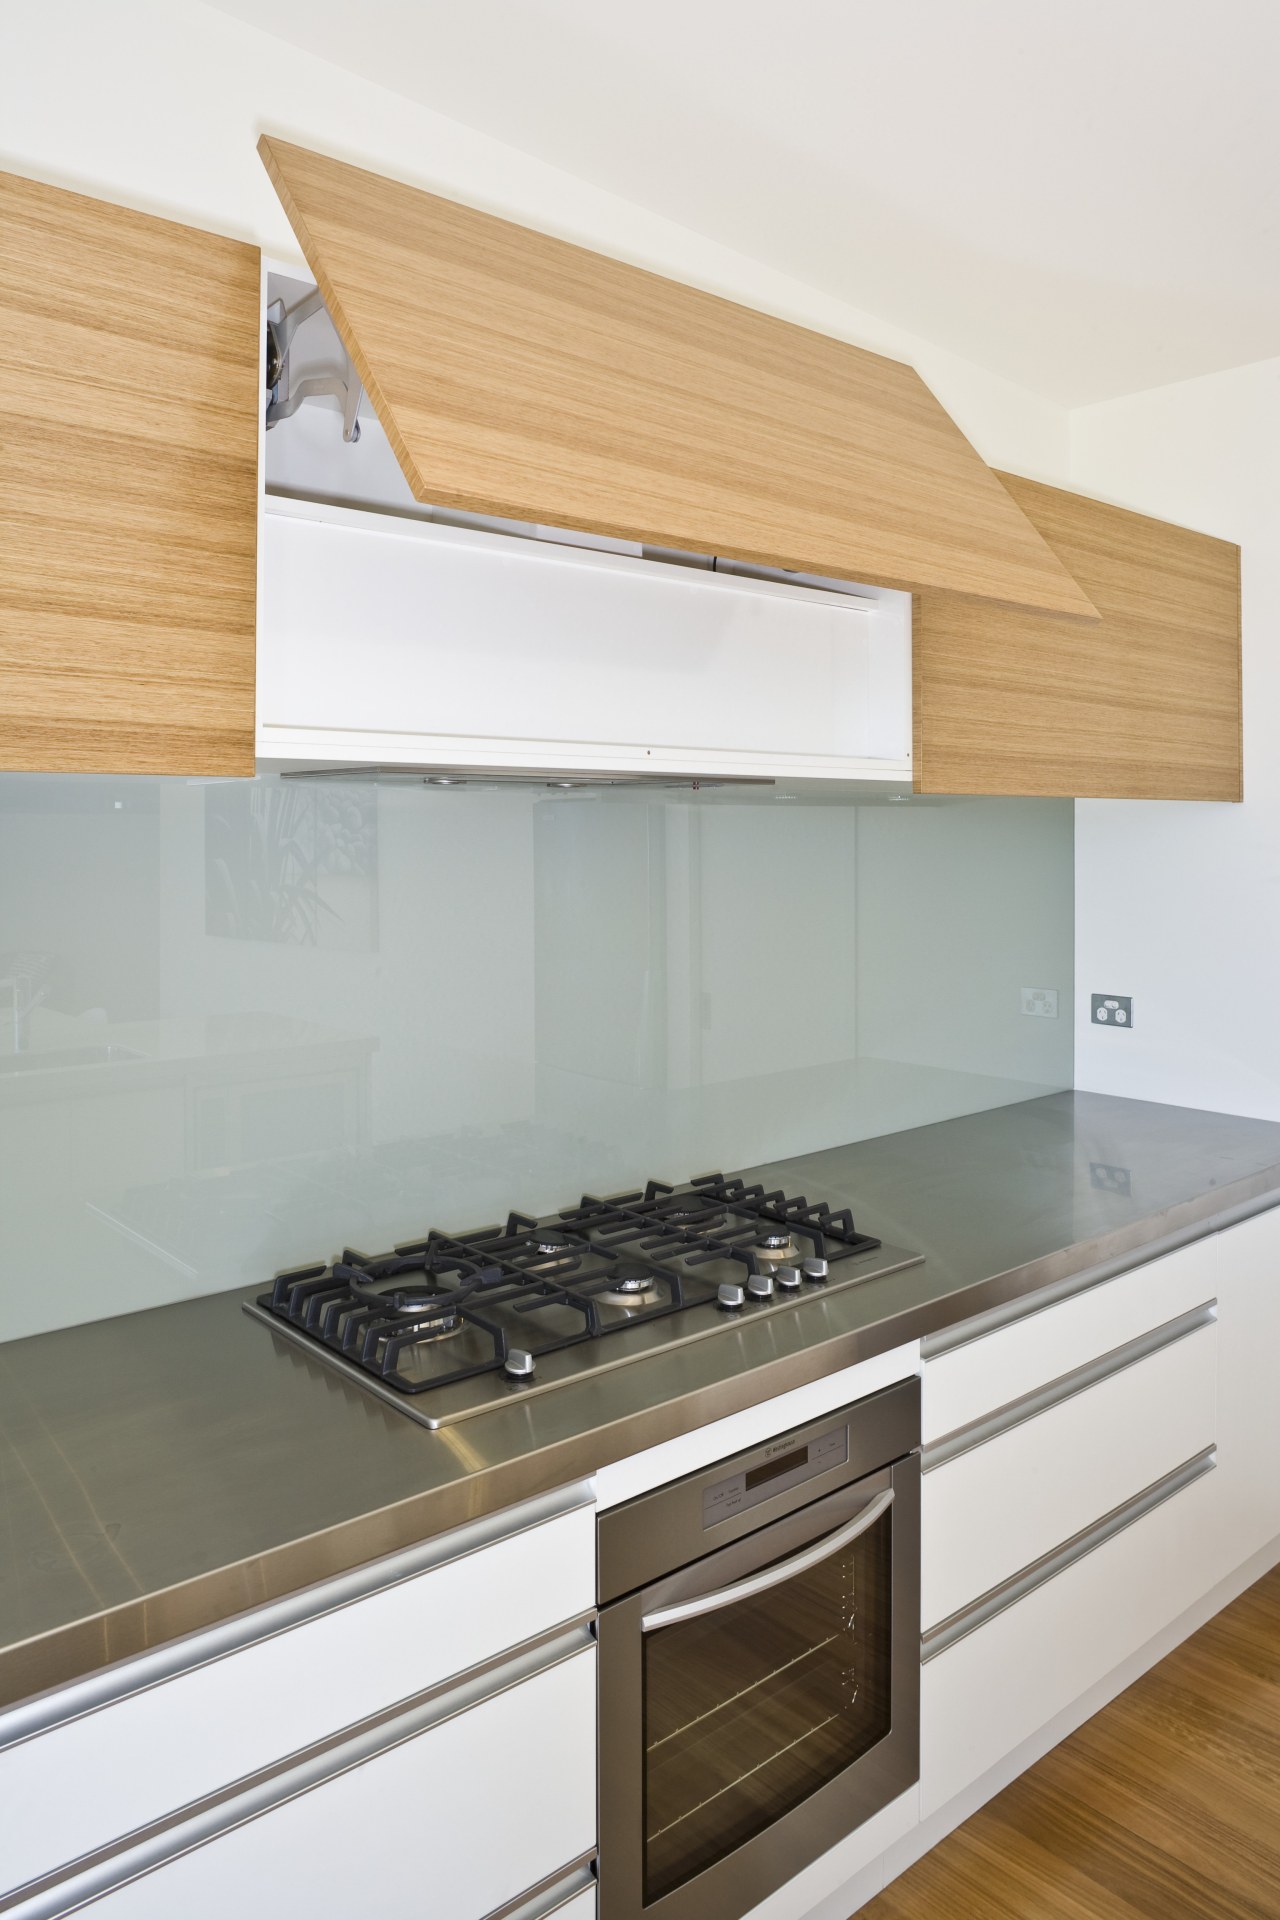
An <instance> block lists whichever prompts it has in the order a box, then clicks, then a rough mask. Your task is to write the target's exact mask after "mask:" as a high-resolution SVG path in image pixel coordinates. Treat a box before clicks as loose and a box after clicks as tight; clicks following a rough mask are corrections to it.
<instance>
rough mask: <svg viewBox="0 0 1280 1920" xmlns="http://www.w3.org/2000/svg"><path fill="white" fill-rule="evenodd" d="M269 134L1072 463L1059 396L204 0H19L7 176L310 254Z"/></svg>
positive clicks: (8, 71)
mask: <svg viewBox="0 0 1280 1920" xmlns="http://www.w3.org/2000/svg"><path fill="white" fill-rule="evenodd" d="M494 57H495V59H500V58H501V57H502V49H501V47H500V46H499V47H497V48H495V56H494ZM531 83H532V84H536V76H532V77H531ZM264 131H270V132H273V133H277V134H280V135H282V136H284V137H286V138H289V139H293V140H297V141H299V142H301V143H302V144H308V143H309V144H311V145H314V146H316V147H320V148H322V149H324V150H325V151H326V152H329V153H334V154H337V155H340V156H342V157H344V158H347V159H350V160H353V161H355V162H357V163H358V164H362V165H365V166H370V167H373V168H375V169H379V168H380V169H382V170H384V171H386V172H389V173H393V174H395V175H397V176H398V177H399V178H401V179H404V180H408V181H411V182H414V183H416V184H418V185H421V186H424V187H428V188H431V189H433V190H435V191H437V192H441V193H447V194H451V195H453V196H454V197H456V198H458V199H461V200H465V201H468V202H470V203H471V204H473V205H476V206H480V207H484V208H486V209H488V210H489V211H492V212H496V213H501V214H504V215H508V216H510V217H513V218H515V219H520V220H524V221H526V222H527V223H528V224H530V225H533V226H539V227H542V228H544V229H546V230H547V231H550V232H554V233H558V234H561V235H563V236H564V237H566V238H568V239H571V240H576V241H579V242H581V243H583V244H585V245H589V246H594V247H597V248H599V249H601V250H602V251H605V252H608V253H613V254H616V255H617V256H619V257H621V258H624V259H629V260H634V261H636V262H638V263H639V264H640V265H643V266H647V267H651V268H654V269H655V270H657V271H658V272H661V273H667V274H670V275H672V276H673V277H674V278H677V279H684V280H688V281H691V282H696V283H698V284H700V285H702V286H705V287H708V288H710V289H711V290H712V291H714V292H717V293H723V294H725V295H727V296H729V297H730V298H733V299H738V300H742V301H745V302H747V303H749V304H751V305H753V306H758V307H762V308H766V309H769V310H771V311H773V312H776V313H779V314H782V315H784V316H786V317H787V318H789V319H793V320H797V321H800V322H803V323H805V324H807V325H810V326H814V327H818V328H821V329H822V330H824V331H825V332H828V333H833V334H838V335H842V336H844V337H846V338H848V339H851V340H855V341H857V342H858V343H859V344H860V345H864V346H867V347H871V348H873V349H875V350H876V351H879V352H884V353H888V354H891V355H892V356H894V357H895V358H898V359H904V360H910V361H912V362H914V363H915V364H916V365H917V366H918V367H919V369H920V372H921V373H922V374H923V376H924V378H925V379H926V380H928V381H929V383H930V385H931V386H932V387H933V388H934V390H935V392H936V393H937V394H938V396H939V398H940V399H941V400H942V402H943V404H944V405H945V406H947V407H948V408H949V409H950V410H951V412H952V414H953V415H954V416H955V418H956V420H957V421H958V422H959V424H960V426H961V427H962V428H963V429H964V431H965V432H966V433H967V434H968V435H969V437H970V438H971V439H972V440H973V441H974V443H975V445H976V446H977V447H978V450H979V451H980V452H981V453H982V454H983V455H984V457H985V458H987V459H988V460H990V461H991V462H992V463H993V464H995V465H999V466H1009V467H1014V468H1016V469H1018V470H1019V471H1021V472H1024V473H1027V474H1029V475H1031V476H1032V477H1034V478H1039V479H1045V480H1053V479H1056V478H1061V476H1062V474H1063V472H1064V470H1065V460H1066V447H1067V439H1066V434H1067V421H1066V415H1065V413H1064V412H1062V411H1061V410H1060V409H1059V408H1057V407H1055V406H1053V405H1052V404H1051V403H1049V402H1048V401H1045V400H1041V399H1039V398H1037V397H1035V396H1033V395H1031V394H1028V393H1025V392H1024V391H1023V390H1022V389H1020V388H1018V387H1016V386H1013V385H1011V384H1010V383H1009V382H1007V381H1004V380H1000V379H998V378H996V377H995V376H994V375H992V374H990V373H987V372H985V371H983V370H981V369H979V368H977V367H975V366H972V365H970V364H969V363H968V362H967V361H964V360H961V359H959V358H957V357H956V356H955V355H954V354H950V353H945V352H943V351H941V350H940V349H937V348H933V347H930V346H928V345H927V344H926V343H924V342H922V341H920V340H918V339H916V338H914V337H913V336H912V335H910V334H908V333H906V332H904V331H903V330H902V329H900V328H897V327H893V326H891V325H889V324H887V323H885V322H882V321H879V320H877V319H875V318H874V317H873V316H872V315H870V314H868V313H864V312H861V311H859V310H858V309H856V308H853V307H850V306H847V305H845V304H844V303H843V302H841V301H839V300H835V299H833V298H831V297H830V296H829V295H826V294H822V293H819V292H817V291H815V290H814V289H813V288H811V287H807V286H805V285H803V284H802V283H801V282H799V281H797V280H795V279H793V278H791V277H789V276H788V275H786V274H783V273H779V272H776V271H774V270H773V269H771V268H769V267H766V266H763V265H761V264H760V263H759V262H757V261H753V260H751V259H749V258H747V257H746V256H745V255H743V254H741V253H736V252H734V251H732V250H731V249H729V248H727V247H723V246H718V245H715V244H713V243H712V242H711V241H709V240H706V239H704V238H703V237H702V236H701V235H699V234H696V233H694V232H691V231H690V230H689V229H688V228H686V227H682V226H679V225H678V224H676V223H675V222H674V221H671V220H666V219H662V218H660V217H659V216H658V215H656V214H651V213H648V212H646V211H645V210H644V209H643V208H641V207H638V206H635V205H634V204H632V203H630V202H628V201H626V200H622V199H620V198H618V197H617V196H616V195H614V194H609V193H605V192H603V191H601V190H600V189H598V188H596V187H594V186H592V185H591V184H590V183H589V182H588V181H584V180H580V179H576V178H574V177H573V176H572V175H570V174H567V173H564V172H562V171H561V170H559V169H558V168H555V167H550V166H547V165H545V164H544V163H543V162H540V161H536V160H533V159H530V158H529V157H528V156H527V155H525V154H522V153H520V152H518V151H517V150H516V149H515V148H513V147H508V146H505V145H503V144H502V143H501V142H500V141H497V140H494V139H492V138H490V137H489V136H487V135H484V134H480V133H476V132H473V131H471V130H470V129H468V128H466V127H464V126H461V125H460V124H459V123H458V122H457V121H453V120H448V119H445V118H444V117H443V116H442V115H440V114H435V113H431V112H429V111H427V110H426V109H424V108H422V107H419V106H417V105H415V104H413V103H412V102H410V101H408V100H405V99H403V98H401V97H400V96H399V95H398V94H395V93H391V92H389V91H388V90H386V89H385V88H382V87H377V86H374V85H372V84H371V83H369V82H368V81H365V80H360V79H358V78H355V77H353V76H352V75H349V74H347V73H344V72H343V71H342V70H341V69H340V68H338V67H336V66H333V65H331V64H330V63H329V62H327V61H324V60H319V59H317V58H315V57H314V56H312V55H308V54H305V53H300V52H298V51H296V50H295V49H293V48H292V47H290V46H288V45H286V44H285V43H284V42H283V41H280V40H276V39H274V38H272V37H271V36H269V35H267V34H263V33H259V32H258V31H257V30H256V29H254V28H251V27H248V26H245V25H243V24H242V23H240V22H238V21H234V20H230V19H228V18H227V17H226V15H224V14H221V13H219V12H217V11H216V10H215V9H214V8H212V7H207V6H203V5H200V4H199V3H198V0H111V4H110V5H106V6H104V5H103V4H101V0H45V4H42V5H40V6H33V7H18V6H16V5H10V6H7V7H6V8H5V9H4V22H3V29H2V31H0V168H8V169H10V170H12V171H14V172H18V173H26V174H30V175H32V176H33V177H35V178H38V179H44V180H48V181H50V182H52V183H53V184H54V185H57V186H65V187H71V188H75V189H78V190H80V191H83V192H88V193H96V194H99V195H101V196H102V197H104V198H108V199H114V200H118V201H121V202H123V203H125V204H127V205H132V206H136V207H139V208H141V209H142V210H143V211H146V212H152V213H161V214H167V215H169V216H171V217H173V218H176V219H180V220H188V221H191V222H192V223H194V224H196V225H200V226H206V227H209V228H212V229H215V230H217V231H219V232H223V233H228V234H232V235H235V236H237V237H239V238H242V239H246V240H251V241H255V242H257V243H258V244H259V245H261V246H263V247H264V248H265V249H266V250H267V251H268V252H269V253H270V254H272V255H273V256H274V257H276V258H278V259H280V260H281V261H282V262H285V263H287V262H289V261H297V260H299V259H300V255H299V253H298V250H297V245H296V243H295V241H294V239H293V235H292V233H291V231H290V229H289V225H288V222H287V221H286V220H285V217H284V214H283V213H282V211H281V209H280V206H279V203H278V202H277V200H276V198H275V194H274V192H273V190H272V188H271V185H270V182H269V181H268V179H267V176H266V173H265V171H264V169H263V167H262V163H261V162H260V161H259V159H258V157H257V154H256V151H255V148H256V144H257V139H258V135H259V134H260V133H262V132H264Z"/></svg>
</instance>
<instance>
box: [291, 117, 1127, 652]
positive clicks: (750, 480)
mask: <svg viewBox="0 0 1280 1920" xmlns="http://www.w3.org/2000/svg"><path fill="white" fill-rule="evenodd" d="M259 151H260V152H261V154H262V157H263V160H264V162H265V164H266V166H267V169H268V171H269V173H270V175H271V178H272V181H273V182H274V184H275V187H276V190H277V192H278V193H279V195H280V199H281V201H282V203H283V205H284V208H285V211H286V213H287V214H288V216H289V219H290V222H291V223H292V225H293V228H294V231H295V233H296V234H297V236H298V240H299V242H300V244H301V246H302V250H303V252H304V254H305V255H306V258H307V262H308V265H309V266H310V268H311V271H312V273H313V274H314V275H315V278H316V281H317V284H318V285H319V287H320V290H321V292H322V293H323V295H324V299H325V303H326V305H327V307H328V309H329V312H330V315H331V316H332V318H333V321H334V324H335V325H336V327H337V329H338V332H339V333H340V335H341V337H342V341H343V344H344V346H345V347H346V349H347V351H348V353H349V354H350V356H351V358H352V361H353V363H354V365H355V367H356V370H357V371H358V373H359V375H360V378H361V380H362V381H363V383H364V386H365V388H366V390H367V392H368V394H369V398H370V401H371V403H372V405H373V407H374V408H375V410H376V412H377V414H378V417H379V419H380V420H381V422H382V425H383V427H384V428H385V430H386V433H387V436H388V438H389V440H390V442H391V445H392V447H393V448H394V450H395V452H396V455H397V457H398V459H399V461H400V465H401V467H402V468H403V471H404V474H405V477H406V479H407V481H408V483H409V486H410V488H411V489H412V491H413V493H414V495H415V496H416V498H417V499H419V500H421V501H424V502H428V503H430V504H434V505H437V506H444V507H451V508H455V509H461V510H463V511H466V512H470V513H478V514H488V515H498V516H501V517H504V518H510V519H516V520H525V521H537V522H541V523H543V524H547V525H553V526H562V527H573V528H580V529H583V530H585V531H588V532H594V533H601V534H606V535H612V536H615V537H620V538H623V539H628V540H636V541H641V542H643V543H645V544H648V545H653V546H659V547H675V548H683V549H686V550H692V551H694V552H698V553H715V554H722V555H725V556H726V557H729V558H734V559H740V560H750V561H757V562H762V563H764V564H767V565H770V566H778V567H786V568H790V569H793V570H797V571H802V572H812V573H820V574H828V575H836V576H838V577H843V578H849V579H855V580H865V581H874V582H878V583H882V584H885V585H888V586H895V587H907V588H912V587H942V588H947V589H951V590H954V591H957V592H961V593H965V594H976V595H982V596H985V597H986V598H989V599H994V600H997V601H1008V602H1010V603H1013V604H1017V605H1022V606H1027V607H1034V608H1038V609H1042V610H1046V611H1049V612H1053V613H1058V614H1065V615H1074V616H1076V617H1078V618H1084V619H1086V620H1091V619H1095V618H1096V615H1095V612H1094V609H1093V607H1092V605H1091V603H1090V601H1089V598H1088V596H1087V594H1086V593H1084V592H1082V591H1081V589H1080V587H1079V586H1078V585H1077V584H1076V583H1075V581H1074V580H1073V579H1072V578H1071V575H1070V573H1069V571H1068V570H1067V568H1065V567H1064V566H1063V565H1062V563H1061V561H1060V560H1059V559H1058V558H1057V557H1056V556H1055V555H1054V553H1053V552H1052V551H1051V549H1050V547H1049V545H1048V544H1047V543H1046V541H1045V540H1044V539H1043V538H1042V536H1041V535H1040V534H1039V533H1038V532H1037V531H1036V530H1035V528H1034V527H1032V525H1031V524H1030V522H1029V521H1028V520H1027V518H1026V516H1025V514H1023V513H1022V511H1021V510H1020V508H1019V507H1018V505H1017V504H1016V503H1015V501H1014V500H1012V499H1011V498H1010V496H1009V494H1008V493H1007V492H1006V491H1005V490H1004V489H1003V488H1002V487H1001V486H1000V484H999V482H998V481H997V480H996V478H995V476H994V474H993V473H992V472H991V470H990V468H989V467H988V466H987V465H986V464H985V462H984V461H983V460H982V459H980V457H979V456H978V454H977V453H976V452H975V451H974V449H973V448H972V447H971V446H970V445H969V443H968V441H967V440H966V439H965V438H964V436H963V434H962V433H961V432H960V431H959V429H958V427H957V426H956V425H955V423H954V421H952V420H951V419H950V418H949V416H948V415H947V414H946V413H945V412H944V410H943V409H942V407H940V406H939V404H938V402H937V401H936V400H935V399H934V397H933V395H932V394H931V393H930V392H929V390H928V388H927V387H926V386H925V385H924V382H923V381H922V380H921V379H920V377H919V375H918V374H916V373H915V371H914V370H913V369H912V368H911V367H908V366H904V365H903V364H901V363H900V362H898V361H894V360H886V359H882V358H881V357H880V356H878V355H876V354H872V353H867V352H864V351H863V350H862V349H860V348H858V347H854V346H851V345H849V344H848V343H847V342H846V341H842V340H835V339H831V338H829V337H828V336H827V335H825V334H820V333H814V332H811V331H809V330H808V329H806V328H804V327H798V326H795V325H792V324H790V323H789V322H787V321H784V320H779V319H776V318H774V317H773V316H771V315H769V314H764V313H758V312H756V311H754V310H753V309H751V308H747V307H741V306H736V305H734V304H733V303H731V302H730V301H728V300H723V299H718V298H716V297H715V296H713V295H711V294H708V293H704V292H701V291H699V290H698V289H696V288H694V287H689V286H684V285H681V284H679V283H677V282H675V281H672V280H666V279H662V278H661V277H659V276H658V275H657V274H653V273H648V272H645V271H643V270H641V269H640V268H638V267H634V266H630V265H628V264H626V263H624V262H622V261H619V260H613V259H609V258H606V257H605V256H604V255H602V254H599V253H594V252H591V251H589V250H588V249H586V248H584V247H578V246H572V245H570V244H568V243H567V242H565V241H563V240H557V239H553V238H551V237H550V236H548V235H546V234H542V233H535V232H533V231H531V230H530V229H529V228H527V227H522V226H517V225H515V224H513V223H512V222H510V221H507V220H498V219H495V218H493V217H492V216H491V215H489V214H484V213H480V212H477V211H476V210H475V209H474V208H471V207H465V206H460V205H458V204H457V202H455V201H452V200H446V199H442V198H440V197H439V196H438V195H435V194H429V193H424V192H421V191H419V190H418V189H416V188H414V187H410V186H405V185H402V184H400V183H398V182H396V181H392V180H387V179H384V178H383V177H382V176H380V175H378V174H374V173H368V172H365V171H363V170H361V169H359V168H356V167H352V166H348V165H346V164H345V163H343V162H341V161H337V160H331V159H326V158H324V157H322V156H321V155H319V154H315V153H309V152H307V151H306V150H305V149H303V148H300V147H294V146H289V145H287V144H286V143H285V142H283V141H280V140H275V139H270V138H264V139H263V140H262V141H261V142H260V145H259Z"/></svg>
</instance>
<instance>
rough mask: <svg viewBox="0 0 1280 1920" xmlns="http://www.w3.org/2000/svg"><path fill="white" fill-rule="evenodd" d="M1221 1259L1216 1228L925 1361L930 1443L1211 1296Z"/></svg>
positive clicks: (925, 1425) (926, 1422) (926, 1424)
mask: <svg viewBox="0 0 1280 1920" xmlns="http://www.w3.org/2000/svg"><path fill="white" fill-rule="evenodd" d="M1222 1258H1223V1253H1222V1247H1221V1239H1220V1236H1219V1235H1217V1234H1211V1235H1209V1236H1208V1237H1207V1238H1206V1239H1204V1240H1196V1241H1193V1243H1192V1244H1191V1245H1190V1246H1188V1247H1179V1248H1178V1250H1177V1252H1176V1253H1170V1254H1166V1255H1165V1256H1164V1257H1163V1259H1160V1260H1151V1261H1149V1262H1148V1263H1147V1265H1146V1266H1143V1267H1135V1268H1133V1270H1132V1271H1131V1272H1129V1273H1122V1274H1120V1275H1119V1276H1118V1277H1117V1278H1116V1279H1115V1280H1107V1281H1103V1282H1101V1283H1100V1284H1099V1285H1098V1286H1096V1287H1088V1288H1086V1289H1085V1291H1084V1292H1083V1293H1075V1294H1072V1295H1070V1297H1069V1298H1068V1299H1066V1300H1060V1301H1058V1302H1057V1304H1056V1305H1054V1306H1051V1307H1043V1308H1041V1309H1040V1311H1039V1312H1037V1313H1030V1314H1026V1315H1025V1316H1024V1317H1023V1318H1022V1319H1020V1320H1014V1321H1012V1322H1011V1323H1010V1324H1009V1325H1008V1326H1004V1327H1000V1328H998V1329H997V1330H996V1331H995V1332H994V1333H988V1334H984V1335H983V1336H982V1338H981V1339H978V1340H971V1341H969V1342H968V1343H967V1344H966V1345H964V1346H960V1347H955V1348H953V1349H952V1350H951V1352H949V1353H941V1354H938V1355H937V1356H936V1357H934V1358H932V1359H930V1360H928V1361H927V1362H926V1364H925V1368H924V1380H923V1388H922V1393H923V1433H924V1442H925V1445H926V1446H929V1445H930V1444H931V1443H932V1442H933V1441H935V1440H939V1439H941V1437H942V1436H943V1435H944V1434H947V1433H953V1432H954V1431H955V1429H956V1428H957V1427H965V1426H968V1425H969V1424H970V1422H971V1421H974V1420H981V1419H983V1418H984V1416H985V1415H987V1414H989V1413H992V1412H994V1410H995V1409H996V1408H997V1407H1002V1406H1005V1405H1006V1404H1007V1403H1008V1402H1009V1401H1010V1400H1018V1399H1021V1397H1022V1395H1023V1394H1026V1393H1034V1392H1035V1391H1036V1389H1037V1388H1038V1387H1043V1386H1044V1385H1046V1383H1047V1382H1048V1381H1050V1380H1055V1379H1057V1378H1058V1376H1059V1375H1060V1374H1064V1373H1070V1372H1071V1371H1072V1370H1073V1369H1074V1368H1076V1367H1081V1366H1086V1365H1087V1364H1088V1363H1089V1361H1091V1360H1096V1359H1098V1358H1099V1357H1100V1356H1101V1355H1102V1354H1104V1353H1109V1352H1111V1350H1112V1349H1113V1348H1115V1347H1121V1346H1123V1345H1124V1344H1125V1342H1126V1341H1128V1340H1133V1339H1136V1338H1137V1337H1138V1336H1139V1335H1140V1334H1143V1333H1149V1332H1150V1331H1151V1329H1152V1328H1153V1327H1158V1326H1163V1325H1164V1323H1165V1322H1166V1321H1169V1320H1176V1319H1177V1317H1178V1315H1179V1314H1180V1313H1187V1312H1189V1311H1190V1309H1191V1308H1192V1307H1198V1306H1200V1305H1202V1304H1203V1302H1205V1301H1206V1300H1212V1299H1213V1298H1214V1296H1215V1294H1216V1293H1217V1291H1218V1288H1217V1284H1216V1276H1217V1274H1218V1272H1219V1269H1220V1265H1221V1261H1222Z"/></svg>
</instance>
